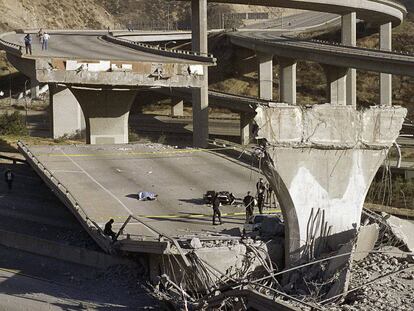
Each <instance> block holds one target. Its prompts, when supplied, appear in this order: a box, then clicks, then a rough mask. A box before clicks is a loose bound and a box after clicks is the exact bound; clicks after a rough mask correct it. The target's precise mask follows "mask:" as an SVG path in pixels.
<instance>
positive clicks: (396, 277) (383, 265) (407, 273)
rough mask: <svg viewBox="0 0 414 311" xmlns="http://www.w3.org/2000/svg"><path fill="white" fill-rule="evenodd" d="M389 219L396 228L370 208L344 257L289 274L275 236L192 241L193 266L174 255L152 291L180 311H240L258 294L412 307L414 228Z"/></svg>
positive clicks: (299, 302) (314, 306)
mask: <svg viewBox="0 0 414 311" xmlns="http://www.w3.org/2000/svg"><path fill="white" fill-rule="evenodd" d="M389 219H391V220H392V223H393V224H395V223H399V220H398V219H394V218H392V217H390V216H389V215H378V214H374V213H371V212H369V211H366V212H365V214H364V217H363V219H362V226H361V228H360V230H359V235H358V236H357V237H355V239H354V240H353V241H351V242H349V243H347V244H345V245H343V246H342V247H341V248H340V250H339V252H334V253H325V254H324V255H323V256H321V257H319V258H314V259H313V260H311V261H310V262H309V261H307V262H303V263H301V264H297V265H296V266H295V267H293V268H290V269H285V270H280V267H283V266H282V265H280V264H277V263H276V262H275V260H274V257H273V256H272V251H270V250H271V247H270V245H271V241H272V240H271V239H270V240H267V241H265V240H263V239H262V237H260V236H255V237H254V239H252V238H244V239H240V240H225V239H224V240H223V241H220V240H219V239H217V240H212V241H200V240H199V239H198V238H193V239H192V240H191V242H190V243H189V246H190V247H192V248H193V250H192V251H189V252H188V253H186V255H185V256H186V258H188V260H189V262H190V265H189V266H187V267H185V266H184V265H182V264H181V263H180V261H179V260H177V259H178V258H179V257H178V256H177V257H176V258H174V259H173V261H175V263H174V262H171V261H172V260H171V258H169V259H168V261H169V262H168V263H167V262H165V263H164V265H165V266H169V267H170V269H166V270H165V274H163V275H162V276H161V277H160V279H159V282H158V285H157V286H156V287H155V288H154V291H155V293H156V295H157V297H158V298H162V299H164V300H166V301H170V302H174V305H175V306H176V307H177V306H178V308H179V309H182V310H207V309H209V310H243V309H246V308H247V307H249V300H250V299H258V298H257V297H259V299H267V300H268V301H270V302H271V303H272V304H274V305H273V307H272V308H277V307H278V306H279V307H280V306H281V305H283V308H285V309H286V310H332V311H336V310H338V311H339V310H407V311H408V310H414V259H413V255H414V254H413V253H410V252H409V250H410V248H409V247H408V245H407V241H408V240H407V239H405V238H402V237H405V236H406V235H407V231H406V230H409V232H411V233H412V232H414V231H412V229H413V228H414V224H411V223H410V222H404V227H403V228H402V227H401V226H398V227H396V226H395V225H392V224H390V221H389ZM410 224H411V226H410ZM408 235H409V234H408ZM275 240H277V239H276V238H275ZM219 249H221V251H222V253H220V251H219ZM278 251H279V253H280V252H281V251H282V252H283V246H282V247H281V248H279V249H278ZM170 257H171V256H170ZM223 257H226V258H225V260H223ZM164 260H166V259H164ZM177 265H178V269H177ZM253 296H254V298H252V297H253ZM263 310H266V308H264V309H263Z"/></svg>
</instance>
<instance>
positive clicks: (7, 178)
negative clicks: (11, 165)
mask: <svg viewBox="0 0 414 311" xmlns="http://www.w3.org/2000/svg"><path fill="white" fill-rule="evenodd" d="M13 180H14V174H13V172H12V171H11V170H10V169H8V170H6V172H5V173H4V181H5V182H6V183H7V187H8V188H9V191H11V190H12V187H13Z"/></svg>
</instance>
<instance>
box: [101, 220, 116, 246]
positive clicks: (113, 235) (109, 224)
mask: <svg viewBox="0 0 414 311" xmlns="http://www.w3.org/2000/svg"><path fill="white" fill-rule="evenodd" d="M113 223H114V220H113V219H112V218H111V219H110V220H109V221H108V222H107V223H106V224H105V228H104V234H105V235H107V236H110V237H111V238H112V241H113V242H115V241H116V233H115V232H113V231H112V224H113Z"/></svg>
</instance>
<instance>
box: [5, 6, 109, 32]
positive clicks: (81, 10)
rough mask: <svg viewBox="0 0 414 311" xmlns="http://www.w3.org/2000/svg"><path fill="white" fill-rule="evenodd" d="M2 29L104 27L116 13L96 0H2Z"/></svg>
mask: <svg viewBox="0 0 414 311" xmlns="http://www.w3.org/2000/svg"><path fill="white" fill-rule="evenodd" d="M0 16H1V18H0V30H2V31H4V30H10V29H17V28H39V27H44V28H104V27H107V26H110V25H113V17H112V16H111V14H110V13H108V12H107V11H106V10H105V9H104V8H103V7H102V6H101V5H100V4H99V1H95V0H71V1H69V0H0Z"/></svg>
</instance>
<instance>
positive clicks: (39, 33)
mask: <svg viewBox="0 0 414 311" xmlns="http://www.w3.org/2000/svg"><path fill="white" fill-rule="evenodd" d="M44 34H45V32H44V31H43V28H40V30H39V32H38V33H37V37H38V38H39V43H40V44H41V45H43V35H44Z"/></svg>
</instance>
